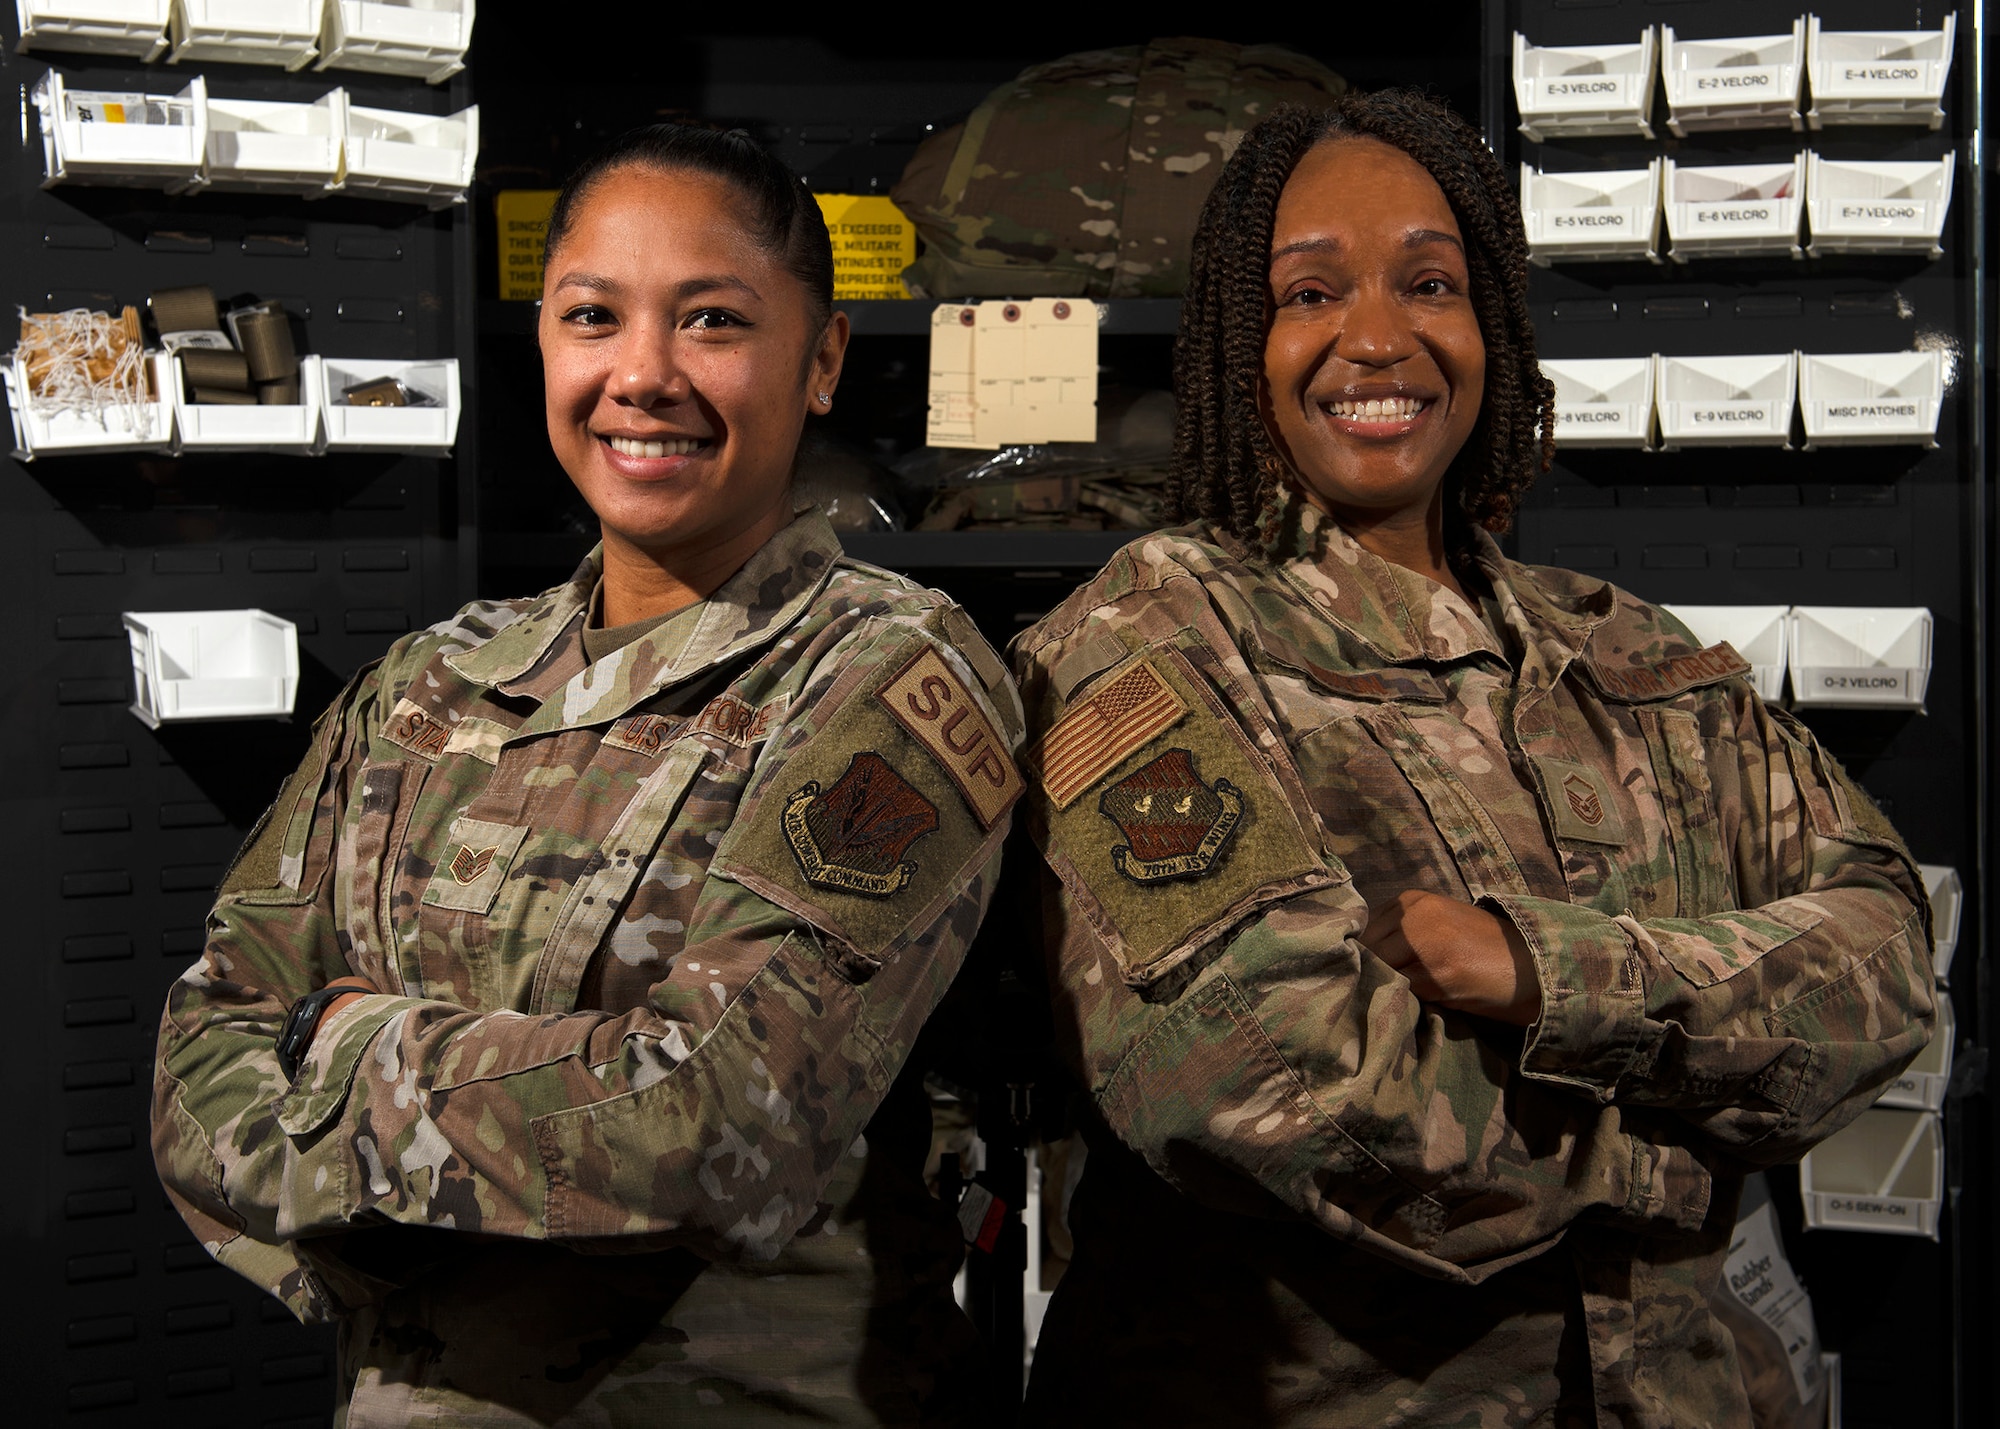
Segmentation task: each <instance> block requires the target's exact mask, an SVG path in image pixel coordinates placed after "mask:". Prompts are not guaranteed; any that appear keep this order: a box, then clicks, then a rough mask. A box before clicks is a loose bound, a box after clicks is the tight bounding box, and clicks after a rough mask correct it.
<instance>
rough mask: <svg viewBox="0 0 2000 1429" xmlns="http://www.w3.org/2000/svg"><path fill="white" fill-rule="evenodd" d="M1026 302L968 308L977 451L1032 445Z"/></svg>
mask: <svg viewBox="0 0 2000 1429" xmlns="http://www.w3.org/2000/svg"><path fill="white" fill-rule="evenodd" d="M1030 306H1031V305H1030V304H1028V303H981V304H980V305H979V306H978V307H977V308H975V309H973V312H974V314H975V318H974V322H973V326H972V377H973V383H972V388H973V392H974V394H975V396H976V398H977V401H978V408H979V409H978V414H977V416H976V417H975V418H974V425H973V431H974V433H975V435H976V437H977V440H978V444H979V445H980V446H982V447H1004V446H1012V445H1015V444H1016V443H1021V442H1032V441H1034V440H1035V436H1034V424H1033V421H1032V419H1031V418H1030V416H1029V411H1028V309H1029V307H1030Z"/></svg>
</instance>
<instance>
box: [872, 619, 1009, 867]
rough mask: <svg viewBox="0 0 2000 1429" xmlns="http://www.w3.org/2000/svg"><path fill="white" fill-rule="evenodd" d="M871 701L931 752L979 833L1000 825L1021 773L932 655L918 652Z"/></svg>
mask: <svg viewBox="0 0 2000 1429" xmlns="http://www.w3.org/2000/svg"><path fill="white" fill-rule="evenodd" d="M875 698H876V699H878V700H880V701H881V702H882V706H883V708H884V709H886V710H888V711H889V713H890V714H891V715H893V716H895V719H896V722H897V723H898V724H900V725H902V727H903V728H904V729H906V730H908V731H909V732H910V737H911V738H912V739H914V740H916V741H917V743H919V744H921V745H922V746H923V747H924V748H925V749H927V750H929V751H930V753H931V757H932V758H933V759H935V760H937V762H938V767H939V768H941V769H943V770H944V772H945V773H946V774H947V775H949V776H950V778H951V782H952V783H954V784H956V785H957V786H958V791H959V792H960V793H961V794H963V795H964V796H965V802H966V803H967V804H968V805H969V806H970V807H971V809H972V812H973V814H974V815H975V816H976V817H977V818H978V820H979V823H980V826H981V827H982V828H988V829H990V828H992V827H993V826H994V825H995V824H997V823H999V822H1000V817H1001V815H1003V814H1005V813H1006V812H1007V810H1008V809H1010V808H1011V807H1013V804H1014V801H1015V800H1016V799H1018V798H1020V797H1021V790H1022V788H1023V787H1024V786H1023V785H1022V782H1021V771H1020V770H1018V769H1016V768H1015V767H1014V756H1013V754H1012V752H1011V751H1009V749H1008V748H1007V742H1006V741H1005V740H1003V739H1002V738H1001V737H1000V733H999V731H998V730H996V729H994V728H993V722H992V721H991V720H989V719H987V718H986V712H985V711H984V710H982V709H981V708H980V707H979V703H978V701H977V700H975V699H973V697H972V693H971V692H970V691H969V690H967V689H966V687H965V684H964V682H963V681H962V680H960V679H959V678H958V676H957V675H955V674H953V673H952V669H951V666H949V665H947V664H946V663H945V660H944V657H943V656H942V655H940V654H938V652H937V651H936V650H934V649H932V648H931V647H930V646H928V645H927V646H925V647H924V648H923V649H922V650H920V651H918V652H917V654H916V656H915V657H914V658H913V659H911V660H910V661H909V663H908V664H906V665H904V666H903V668H902V669H900V670H898V671H897V672H896V674H895V675H894V676H893V677H891V679H890V680H889V682H888V683H887V684H885V685H883V686H882V687H881V688H880V689H879V690H877V691H876V692H875Z"/></svg>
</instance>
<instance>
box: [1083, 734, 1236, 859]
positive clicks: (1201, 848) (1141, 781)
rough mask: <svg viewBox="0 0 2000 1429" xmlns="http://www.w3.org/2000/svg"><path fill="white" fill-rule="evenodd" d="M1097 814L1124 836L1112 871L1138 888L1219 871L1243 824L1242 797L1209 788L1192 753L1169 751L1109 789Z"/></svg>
mask: <svg viewBox="0 0 2000 1429" xmlns="http://www.w3.org/2000/svg"><path fill="white" fill-rule="evenodd" d="M1097 808H1098V812H1099V813H1101V814H1103V815H1104V817H1106V818H1107V819H1110V820H1111V821H1112V822H1113V823H1115V824H1116V825H1117V826H1118V831H1119V832H1120V833H1121V834H1123V835H1124V836H1125V842H1124V843H1122V844H1119V845H1117V846H1116V847H1114V848H1113V849H1112V850H1111V863H1112V866H1113V867H1114V868H1116V869H1117V870H1118V871H1119V872H1120V873H1122V874H1124V875H1125V876H1126V877H1127V878H1129V879H1131V880H1132V881H1133V882H1134V883H1163V882H1165V881H1166V880H1168V879H1173V878H1200V877H1201V876H1202V875H1203V874H1205V873H1207V872H1208V871H1209V870H1210V869H1212V868H1214V867H1215V863H1216V860H1217V859H1218V858H1220V857H1221V856H1222V851H1223V849H1224V847H1225V846H1226V845H1227V844H1228V843H1229V840H1230V837H1231V835H1233V834H1234V833H1235V832H1236V830H1237V828H1238V826H1239V825H1241V824H1242V822H1243V791H1242V790H1240V789H1238V788H1237V787H1236V786H1235V785H1234V784H1231V783H1230V782H1229V781H1228V780H1227V779H1217V780H1216V781H1215V783H1214V784H1212V785H1211V784H1209V783H1207V782H1206V781H1205V780H1203V779H1202V777H1201V774H1200V772H1199V771H1198V770H1197V768H1196V766H1195V757H1194V754H1193V753H1192V752H1191V751H1189V750H1186V749H1169V750H1168V751H1167V752H1166V753H1165V754H1162V755H1161V756H1160V757H1159V758H1157V759H1154V760H1152V761H1151V762H1149V763H1146V764H1142V765H1140V766H1139V767H1138V768H1137V769H1135V770H1133V771H1132V772H1131V773H1130V774H1128V775H1126V776H1125V777H1124V778H1123V779H1120V780H1119V781H1118V782H1117V783H1116V784H1113V785H1112V786H1111V787H1110V788H1109V789H1106V790H1105V791H1104V794H1103V796H1102V797H1101V798H1099V800H1098V801H1097Z"/></svg>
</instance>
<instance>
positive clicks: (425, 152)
mask: <svg viewBox="0 0 2000 1429" xmlns="http://www.w3.org/2000/svg"><path fill="white" fill-rule="evenodd" d="M346 146H347V147H346V152H347V176H346V180H345V182H344V183H343V184H342V187H343V188H344V189H345V190H346V191H347V192H349V193H372V194H381V195H383V196H385V197H388V198H407V199H418V200H421V201H423V202H425V203H428V204H429V205H430V206H431V207H432V208H443V207H444V206H445V205H446V204H451V203H462V202H464V199H465V190H466V188H467V187H468V186H470V184H471V183H472V166H473V163H474V161H475V160H476V159H477V158H478V157H479V106H478V105H476V104H474V105H469V106H468V107H466V108H464V109H461V110H459V111H458V113H456V114H449V115H445V116H444V117H442V118H439V117H436V116H433V115H429V114H405V113H403V112H402V111H400V110H395V109H364V108H363V107H362V106H360V105H358V104H350V105H348V106H347V134H346Z"/></svg>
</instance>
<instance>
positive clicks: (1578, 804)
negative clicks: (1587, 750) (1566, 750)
mask: <svg viewBox="0 0 2000 1429" xmlns="http://www.w3.org/2000/svg"><path fill="white" fill-rule="evenodd" d="M1532 757H1533V759H1534V763H1535V767H1536V768H1537V769H1538V770H1539V771H1540V772H1541V776H1542V801H1543V804H1544V806H1545V807H1546V808H1547V809H1548V811H1549V817H1550V821H1551V822H1552V823H1553V824H1554V826H1555V831H1556V837H1558V838H1564V839H1574V840H1577V841H1579V842H1582V843H1597V844H1619V845H1622V844H1623V843H1624V842H1625V822H1624V820H1623V819H1621V818H1620V817H1619V815H1618V806H1617V805H1616V804H1615V803H1613V802H1612V799H1611V790H1610V786H1609V783H1608V782H1607V781H1606V779H1605V777H1604V775H1603V774H1601V773H1599V772H1598V771H1597V770H1595V769H1592V768H1590V767H1589V766H1588V765H1584V764H1572V763H1571V762H1570V761H1569V760H1567V759H1551V758H1549V757H1548V756H1547V755H1534V756H1532Z"/></svg>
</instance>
